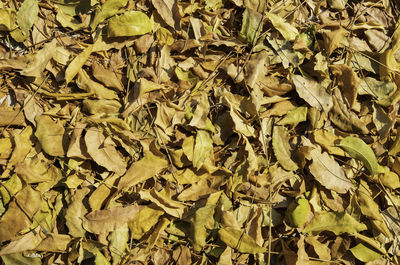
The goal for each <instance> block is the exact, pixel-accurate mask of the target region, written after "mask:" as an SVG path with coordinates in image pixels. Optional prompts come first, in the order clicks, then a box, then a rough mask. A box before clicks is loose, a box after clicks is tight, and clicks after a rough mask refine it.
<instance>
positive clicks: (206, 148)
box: [193, 130, 213, 169]
mask: <svg viewBox="0 0 400 265" xmlns="http://www.w3.org/2000/svg"><path fill="white" fill-rule="evenodd" d="M212 150H213V142H212V139H211V137H210V134H209V133H208V132H206V131H203V130H199V131H197V134H196V141H195V144H194V150H193V166H194V167H195V168H196V169H200V168H201V166H202V165H203V164H204V161H205V160H206V158H207V157H210V155H211V153H212Z"/></svg>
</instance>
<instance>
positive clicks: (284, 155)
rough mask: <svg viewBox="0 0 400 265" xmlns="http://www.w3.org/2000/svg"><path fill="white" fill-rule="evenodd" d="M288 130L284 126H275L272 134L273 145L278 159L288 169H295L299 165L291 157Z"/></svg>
mask: <svg viewBox="0 0 400 265" xmlns="http://www.w3.org/2000/svg"><path fill="white" fill-rule="evenodd" d="M288 136H289V135H288V130H287V129H286V128H285V127H283V126H274V132H273V134H272V147H273V149H274V154H275V156H276V159H277V160H278V161H279V163H280V164H281V165H282V167H283V168H284V169H286V170H290V171H294V170H297V169H298V165H297V164H296V163H295V162H294V161H293V160H292V159H291V153H290V151H291V148H290V145H289V137H288Z"/></svg>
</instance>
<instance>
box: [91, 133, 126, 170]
mask: <svg viewBox="0 0 400 265" xmlns="http://www.w3.org/2000/svg"><path fill="white" fill-rule="evenodd" d="M107 139H109V138H106V137H104V135H103V133H102V132H101V131H100V130H98V129H96V128H93V127H92V128H89V129H87V130H86V135H85V144H86V148H87V153H88V154H89V155H90V157H91V158H92V159H93V160H94V161H95V162H96V163H97V164H98V165H100V166H103V167H105V168H107V170H109V171H112V172H115V173H116V174H118V175H119V176H122V175H123V174H124V173H125V171H126V166H125V162H124V160H123V159H122V155H121V154H120V153H119V152H118V151H117V149H115V144H114V143H113V142H112V141H107Z"/></svg>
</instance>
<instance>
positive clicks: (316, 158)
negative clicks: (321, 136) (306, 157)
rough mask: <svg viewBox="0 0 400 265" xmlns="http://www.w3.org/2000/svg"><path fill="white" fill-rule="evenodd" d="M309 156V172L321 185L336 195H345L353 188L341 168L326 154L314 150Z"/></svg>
mask: <svg viewBox="0 0 400 265" xmlns="http://www.w3.org/2000/svg"><path fill="white" fill-rule="evenodd" d="M309 154H310V158H311V159H312V163H311V165H310V166H309V169H310V172H311V174H313V176H314V178H315V179H316V180H317V181H318V182H319V183H321V185H323V186H325V188H327V189H329V190H334V191H336V192H337V193H346V192H348V191H349V190H350V189H351V188H352V187H353V183H352V182H351V180H350V179H348V178H347V177H346V174H345V172H344V170H343V168H342V167H341V166H340V165H339V164H338V163H337V162H336V161H335V160H334V159H333V158H331V157H330V156H329V155H328V154H327V153H325V152H323V153H322V152H321V151H319V150H318V149H317V148H315V149H313V150H311V151H310V153H309Z"/></svg>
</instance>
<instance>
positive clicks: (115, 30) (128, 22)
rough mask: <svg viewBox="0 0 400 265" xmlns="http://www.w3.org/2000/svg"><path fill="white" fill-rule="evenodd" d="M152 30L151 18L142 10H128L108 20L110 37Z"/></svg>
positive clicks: (138, 33) (132, 34) (141, 33)
mask: <svg viewBox="0 0 400 265" xmlns="http://www.w3.org/2000/svg"><path fill="white" fill-rule="evenodd" d="M151 31H152V26H151V23H150V19H149V18H148V17H147V16H146V14H144V13H142V12H140V11H126V12H125V13H123V14H122V15H120V16H115V17H113V18H111V19H110V20H109V22H108V30H107V36H108V37H124V36H137V35H144V34H146V33H149V32H151Z"/></svg>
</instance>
